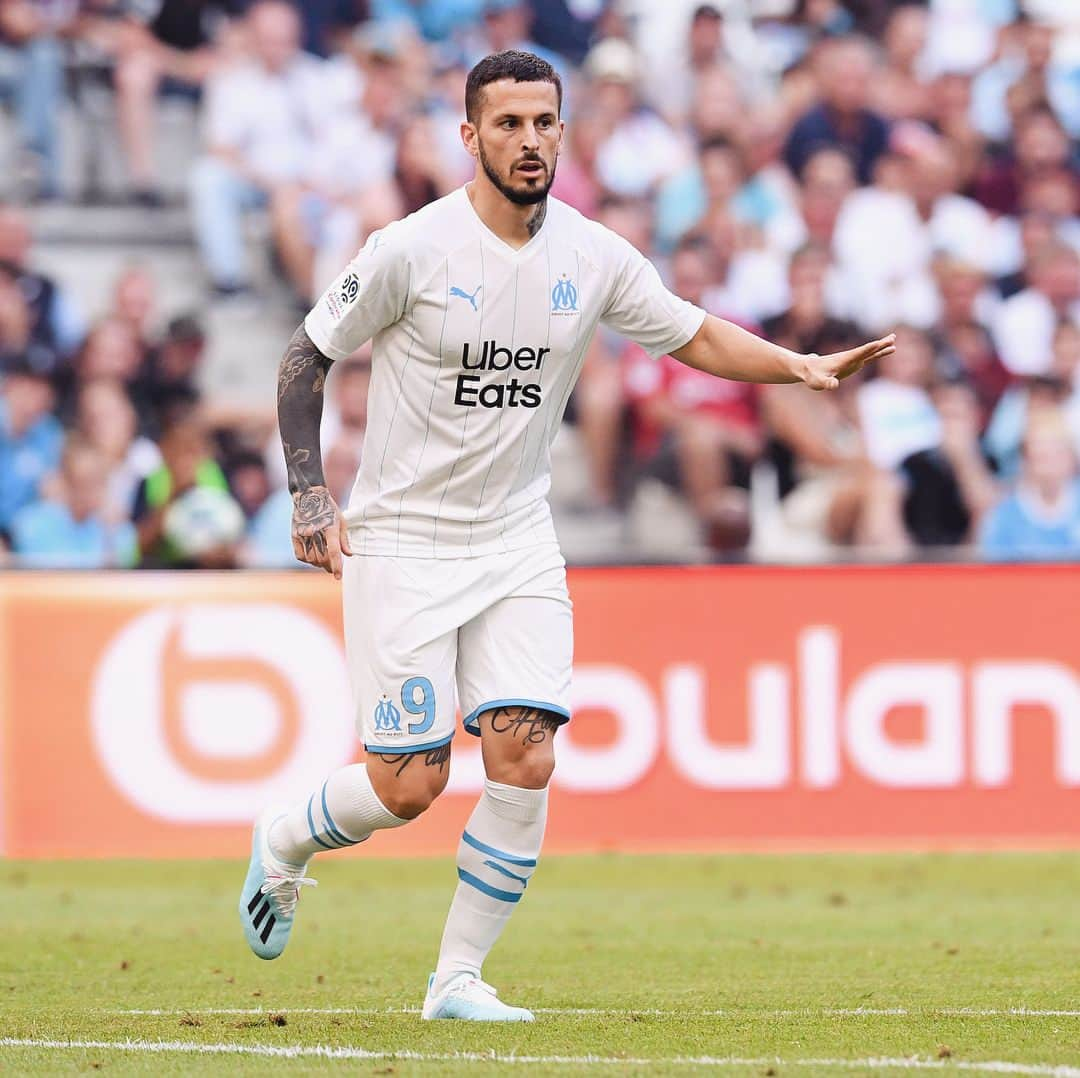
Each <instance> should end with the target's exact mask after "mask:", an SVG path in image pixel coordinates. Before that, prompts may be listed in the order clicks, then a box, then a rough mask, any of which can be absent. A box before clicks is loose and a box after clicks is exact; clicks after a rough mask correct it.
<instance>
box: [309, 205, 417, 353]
mask: <svg viewBox="0 0 1080 1078" xmlns="http://www.w3.org/2000/svg"><path fill="white" fill-rule="evenodd" d="M409 279H410V272H409V259H408V254H407V252H406V250H405V247H404V242H403V239H402V236H401V230H400V228H399V227H395V225H388V226H387V227H386V228H384V229H383V230H382V231H380V232H373V233H372V234H371V235H370V236H369V237H368V241H367V243H366V244H364V246H363V248H362V249H361V250H360V252H359V253H358V254H357V255H356V257H355V258H354V259H353V260H352V261H351V262H350V263H349V264H348V265H347V266H346V267H345V269H344V270H343V271H342V272H341V274H340V275H339V276H338V278H337V280H336V281H334V283H333V284H332V285H330V287H329V288H328V289H327V290H326V291H325V292H324V293H323V294H322V297H321V298H320V299H319V302H318V303H316V304H315V306H314V307H313V308H312V310H311V313H310V314H308V316H307V318H306V319H304V329H305V330H306V331H307V335H308V336H309V337H310V338H311V340H312V343H313V344H314V345H315V347H316V348H318V349H319V351H320V352H322V354H323V355H324V356H327V357H328V358H330V359H333V360H343V359H347V358H348V357H349V356H351V355H352V354H353V352H355V351H356V350H357V348H359V347H360V346H361V345H362V344H364V343H365V342H367V341H369V340H371V338H372V337H374V336H375V334H377V333H378V332H379V331H380V330H383V329H385V328H386V327H387V326H390V325H393V323H394V322H397V321H398V320H399V319H400V318H401V317H402V315H404V313H405V311H406V308H407V307H408V303H409Z"/></svg>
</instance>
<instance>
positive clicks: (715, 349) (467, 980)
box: [239, 51, 893, 1022]
mask: <svg viewBox="0 0 1080 1078" xmlns="http://www.w3.org/2000/svg"><path fill="white" fill-rule="evenodd" d="M561 103H562V86H561V84H560V81H559V76H558V75H557V74H556V73H555V71H554V70H553V68H552V67H551V66H550V65H549V64H547V63H546V62H545V61H543V60H541V59H540V58H538V57H536V56H533V55H532V54H530V53H523V52H515V51H509V52H502V53H499V54H497V55H493V56H488V57H487V58H486V59H484V60H481V61H480V62H479V63H478V64H477V65H476V66H475V67H474V68H473V69H472V71H471V72H470V73H469V76H468V80H467V82H466V87H465V111H466V116H467V120H466V122H465V123H463V124H462V127H461V135H462V139H463V141H464V143H465V147H466V149H467V150H468V151H469V153H471V154H472V156H473V157H475V158H476V163H477V164H476V173H475V176H474V178H473V180H472V181H471V182H470V183H468V184H466V185H465V186H464V187H462V188H460V189H458V190H456V191H454V192H453V193H452V194H450V195H447V196H446V197H445V198H441V199H439V200H438V201H437V202H433V203H431V204H430V205H428V206H425V207H424V208H423V209H421V210H419V211H418V212H416V213H414V214H412V215H411V216H409V217H407V218H405V219H404V220H401V221H397V222H395V223H393V224H391V225H389V226H387V227H386V228H384V229H382V230H381V231H379V232H375V233H373V234H372V235H371V236H370V237H369V238H368V241H367V243H366V244H365V246H364V248H363V249H362V250H361V251H360V252H359V253H358V254H357V255H356V257H355V258H354V259H353V261H352V262H351V263H350V264H349V265H348V266H347V267H346V268H345V270H344V271H343V272H342V274H341V276H340V277H339V278H338V279H337V280H336V281H335V282H334V284H333V285H331V287H330V288H329V290H328V291H327V292H326V293H325V294H324V295H323V296H322V298H321V299H320V300H319V302H318V303H317V304H316V306H315V308H314V309H313V310H312V311H311V313H310V314H309V315H308V316H307V318H306V319H305V321H304V324H303V325H302V326H301V327H300V328H299V329H297V331H296V333H295V335H294V336H293V338H292V340H291V341H290V342H289V346H288V349H287V351H286V354H285V356H284V358H283V360H282V363H281V368H280V371H279V376H278V416H279V422H280V427H281V439H282V443H283V445H284V450H285V458H286V461H287V464H288V472H289V486H290V489H291V491H292V494H293V499H294V503H295V512H294V516H293V546H294V549H295V551H296V556H297V557H298V558H299V559H300V560H301V561H304V562H307V563H309V564H311V565H316V566H320V567H322V568H323V569H326V570H327V571H328V572H330V573H332V574H333V575H334V576H335V577H336V578H339V579H341V580H342V590H343V599H344V611H345V644H346V652H347V658H348V663H349V668H350V671H351V675H352V682H353V691H354V707H355V717H356V724H357V728H358V731H359V733H360V736H361V737H362V738H363V742H364V748H365V750H366V754H367V755H366V762H365V763H362V764H352V765H350V766H348V767H344V768H342V769H340V770H339V771H336V772H334V773H333V774H332V775H330V776H329V778H327V780H326V781H325V782H324V783H322V785H320V786H319V787H318V788H317V789H315V790H314V791H311V792H310V793H309V794H308V795H307V796H306V797H305V798H304V799H303V800H302V801H300V802H298V803H297V804H296V805H295V806H293V807H292V808H289V809H286V810H283V811H276V810H267V811H266V812H264V814H263V815H262V816H261V817H260V818H259V820H258V821H257V822H256V824H255V831H254V839H253V844H252V856H251V863H250V867H249V870H248V874H247V879H246V880H245V882H244V888H243V891H242V893H241V896H240V906H239V909H240V918H241V921H242V922H243V926H244V931H245V934H246V936H247V940H248V943H249V944H250V945H251V948H252V950H253V951H254V952H255V953H256V954H257V955H259V956H260V957H261V958H276V957H277V956H278V955H279V954H281V952H282V950H283V949H284V948H285V944H286V943H287V941H288V938H289V933H290V931H291V930H292V926H293V919H294V916H295V913H296V905H297V900H298V898H299V894H300V889H301V888H302V887H304V886H307V885H310V884H313V883H314V881H313V880H310V879H308V878H307V876H306V875H305V870H306V866H307V863H308V860H309V859H310V858H311V856H312V855H313V854H315V853H318V852H320V851H322V850H336V849H341V848H343V847H346V846H354V845H356V843H358V842H363V841H365V840H366V839H367V838H368V837H369V836H370V835H371V834H372V833H373V832H374V831H379V830H383V829H387V828H394V827H402V826H404V825H405V824H407V823H408V822H409V821H410V820H414V819H416V817H418V816H419V815H420V814H421V813H422V812H424V811H425V810H426V809H427V808H428V807H429V806H430V805H431V803H432V802H433V801H434V800H435V799H436V798H437V797H438V796H439V794H440V793H441V792H442V790H443V788H444V787H445V785H446V781H447V777H448V768H449V761H450V745H451V741H452V740H453V737H454V728H455V715H456V713H457V709H458V707H459V706H460V708H461V713H462V715H463V716H464V726H465V729H466V731H467V732H468V733H470V734H473V735H476V736H478V737H480V739H481V744H482V749H483V760H484V768H485V772H486V781H485V784H484V791H483V793H482V794H481V796H480V800H479V803H478V804H477V806H476V809H475V810H474V811H473V814H472V816H471V817H470V818H469V821H468V824H467V825H466V828H465V833H464V834H463V835H462V838H461V843H460V845H459V847H458V853H457V865H458V885H457V890H456V891H455V893H454V897H453V900H452V902H451V904H450V912H449V915H448V917H447V920H446V928H445V931H444V933H443V938H442V947H441V950H440V953H439V959H438V964H437V966H436V969H435V972H434V973H432V974H431V976H430V978H429V981H428V989H427V997H426V999H425V1001H424V1008H423V1016H424V1018H426V1019H432V1018H458V1019H468V1020H474V1021H524V1022H528V1021H532V1018H533V1016H532V1014H531V1012H529V1011H528V1010H525V1009H524V1008H520V1007H511V1006H508V1005H507V1004H506V1003H504V1002H502V1001H501V1000H500V999H499V998H498V996H497V995H496V993H495V990H494V989H493V988H492V987H491V986H490V985H488V984H486V983H485V982H484V981H483V980H481V970H482V967H483V963H484V959H485V958H486V957H487V955H488V952H489V951H490V950H491V948H492V947H493V946H494V944H495V941H496V940H497V939H498V937H499V934H500V933H501V932H502V930H503V927H504V926H505V924H506V922H507V920H508V918H509V917H510V914H511V913H512V912H513V911H514V908H515V907H516V905H517V903H518V901H519V900H520V899H521V897H522V895H523V894H524V893H525V889H526V887H527V886H528V883H529V878H530V877H531V876H532V874H533V870H534V869H535V868H536V862H537V858H538V857H539V854H540V846H541V842H542V839H543V835H544V822H545V818H546V814H547V800H548V791H547V787H548V780H549V779H550V778H551V773H552V769H553V768H554V766H555V755H554V741H555V735H556V731H557V730H558V728H559V727H560V726H561V725H562V724H563V723H565V722H567V721H568V720H569V718H570V711H569V706H568V705H569V697H568V692H569V687H570V666H571V652H572V625H571V607H570V599H569V597H568V595H567V590H566V574H565V566H564V562H563V559H562V556H561V554H560V553H559V547H558V543H557V541H556V538H555V532H554V530H553V528H552V523H551V513H550V510H549V508H548V504H547V499H546V495H547V491H548V487H549V483H550V476H549V471H550V461H549V447H550V445H551V442H552V439H553V438H554V435H555V432H556V429H557V428H558V425H559V421H560V419H561V418H562V414H563V410H564V408H565V406H566V401H567V398H568V397H569V396H570V391H571V390H572V389H573V387H574V382H575V381H576V379H577V377H578V374H579V372H580V370H581V364H582V359H583V357H584V355H585V352H586V349H587V347H588V344H589V341H590V339H591V337H592V335H593V332H594V331H595V330H596V327H597V324H598V323H599V322H601V321H603V322H604V323H605V324H606V325H608V326H610V327H611V328H612V329H614V330H616V331H618V332H619V333H622V334H623V335H625V336H626V337H629V338H630V339H631V340H634V341H636V342H637V343H638V344H640V345H641V346H642V347H643V348H644V349H645V350H646V351H648V352H649V353H650V354H651V355H653V356H661V355H664V354H665V353H671V354H672V355H674V356H675V357H676V358H677V359H679V360H681V361H682V362H683V363H687V364H689V365H690V366H692V367H696V368H698V369H700V370H703V371H707V372H709V373H711V374H715V375H717V376H719V377H723V378H734V379H739V380H742V381H751V382H800V381H801V382H805V383H806V384H807V385H808V386H810V387H811V388H812V389H833V388H835V387H836V386H837V385H838V384H839V379H841V378H845V377H847V376H848V375H850V374H853V373H854V372H855V371H857V370H859V368H860V367H862V366H863V364H865V363H866V362H868V361H869V360H872V359H875V358H878V357H881V356H884V355H887V354H889V353H890V352H891V351H892V349H893V342H892V338H891V337H886V338H883V339H882V340H877V341H873V342H871V343H870V344H866V345H863V346H862V347H860V348H855V349H852V350H850V351H847V352H841V353H838V354H836V355H832V356H816V355H811V356H805V355H797V354H795V353H793V352H790V351H787V350H786V349H783V348H780V347H778V346H776V345H773V344H770V343H768V342H766V341H763V340H761V339H759V338H758V337H755V336H753V335H752V334H750V333H747V332H746V331H744V330H742V329H740V328H738V327H737V326H734V325H732V324H731V323H729V322H725V321H722V320H721V319H719V318H714V317H711V316H708V315H706V314H705V312H704V311H702V310H700V309H698V308H696V307H694V306H693V305H692V304H690V303H687V302H686V301H684V300H681V299H679V298H678V297H676V296H674V295H672V294H671V293H670V292H668V291H667V289H666V288H665V287H664V286H663V284H662V283H661V280H660V277H659V275H658V274H657V272H656V270H655V269H654V267H653V266H652V265H651V263H649V262H648V261H647V260H646V259H645V258H644V257H642V255H640V254H639V253H638V252H637V251H636V250H635V249H634V248H633V247H632V246H631V245H630V244H629V243H627V242H626V241H625V240H623V239H621V238H619V237H618V236H616V235H615V234H614V233H612V232H609V231H608V230H607V229H605V228H603V227H601V226H600V225H598V224H596V223H595V222H593V221H590V220H588V219H586V218H585V217H582V216H581V214H579V213H577V212H576V211H574V210H572V209H571V208H570V207H569V206H566V205H565V204H563V203H561V202H559V201H557V200H556V199H553V198H549V197H548V189H549V188H550V186H551V182H552V179H553V178H554V175H555V164H556V160H557V158H558V154H559V146H560V143H561V141H562V137H563V125H562V123H561V122H560V119H559V109H560V105H561ZM369 338H370V339H372V340H373V342H374V351H373V360H372V375H371V390H370V408H369V421H368V428H367V434H366V438H365V444H364V453H363V459H362V463H361V465H360V470H359V474H358V475H357V478H356V484H355V486H354V487H353V491H352V495H351V497H350V499H349V505H348V508H347V509H346V510H345V512H344V513H342V512H340V511H339V509H338V506H337V505H336V504H335V503H334V499H333V498H332V497H331V496H330V492H329V491H328V490H327V487H326V483H325V480H324V477H323V469H322V464H321V460H320V452H319V421H320V415H321V411H322V402H323V385H324V381H325V378H326V375H327V372H328V371H329V369H330V366H331V364H332V363H334V362H335V361H339V360H344V359H345V358H347V357H348V356H349V355H350V354H352V353H353V352H354V351H355V350H356V349H357V348H358V347H359V346H360V345H361V344H363V343H364V342H365V341H367V340H368V339H369ZM343 555H344V556H345V557H344V558H343Z"/></svg>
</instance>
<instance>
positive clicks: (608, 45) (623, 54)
mask: <svg viewBox="0 0 1080 1078" xmlns="http://www.w3.org/2000/svg"><path fill="white" fill-rule="evenodd" d="M584 69H585V74H586V75H588V76H589V78H590V79H594V80H596V81H597V82H603V81H610V82H625V83H628V84H632V83H635V82H637V77H638V61H637V56H636V54H635V53H634V48H633V46H632V45H631V44H630V43H629V42H627V41H623V40H622V38H618V37H609V38H605V39H604V40H603V41H601V42H599V43H598V44H596V45H594V46H593V47H592V48H591V49H590V50H589V55H588V56H586V57H585V64H584Z"/></svg>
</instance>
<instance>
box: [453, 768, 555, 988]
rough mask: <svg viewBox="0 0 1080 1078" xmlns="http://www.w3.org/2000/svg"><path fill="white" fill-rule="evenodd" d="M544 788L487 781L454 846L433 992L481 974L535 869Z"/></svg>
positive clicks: (545, 795)
mask: <svg viewBox="0 0 1080 1078" xmlns="http://www.w3.org/2000/svg"><path fill="white" fill-rule="evenodd" d="M547 799H548V792H547V789H543V790H524V789H521V788H519V787H517V786H504V785H503V784H502V783H500V782H492V781H491V780H490V779H488V780H487V781H486V782H485V783H484V792H483V793H482V794H481V795H480V801H479V803H478V804H477V806H476V808H475V809H474V810H473V814H472V815H471V816H470V817H469V822H468V823H467V824H466V825H465V833H464V834H463V835H462V836H461V844H460V845H459V846H458V858H457V864H458V880H459V882H458V885H457V890H456V891H455V892H454V900H453V902H451V903H450V913H449V915H448V916H447V918H446V928H445V930H444V931H443V938H442V947H441V948H440V950H439V964H438V966H437V967H436V969H435V985H434V991H435V992H436V993H438V992H441V991H442V990H443V988H445V987H446V985H447V984H448V983H449V981H450V980H451V979H452V978H453V977H456V976H458V975H459V974H462V973H466V974H469V975H471V976H473V977H479V976H480V970H481V968H482V966H483V964H484V959H485V958H487V956H488V952H489V951H490V950H491V948H492V947H494V946H495V941H496V940H497V939H498V938H499V934H500V933H501V932H502V930H503V926H504V925H505V924H506V922H507V921H508V920H509V918H510V914H511V913H513V912H514V907H515V906H516V905H517V903H518V900H519V899H520V898H521V896H522V895H523V894H524V893H525V887H526V885H527V884H528V882H529V878H530V877H531V876H532V874H533V870H534V869H535V868H536V859H537V857H538V856H539V854H540V846H541V845H542V843H543V841H544V824H545V823H546V822H547Z"/></svg>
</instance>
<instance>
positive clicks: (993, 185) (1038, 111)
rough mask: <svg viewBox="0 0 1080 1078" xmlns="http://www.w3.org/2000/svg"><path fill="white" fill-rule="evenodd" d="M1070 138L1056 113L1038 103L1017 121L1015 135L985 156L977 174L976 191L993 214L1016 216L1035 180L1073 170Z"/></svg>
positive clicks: (1028, 195)
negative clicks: (1000, 147)
mask: <svg viewBox="0 0 1080 1078" xmlns="http://www.w3.org/2000/svg"><path fill="white" fill-rule="evenodd" d="M1069 158H1070V147H1069V137H1068V135H1067V134H1066V133H1065V130H1064V128H1062V126H1061V124H1060V123H1059V122H1058V119H1057V117H1056V116H1055V115H1054V113H1053V112H1052V111H1051V110H1050V109H1049V108H1047V107H1046V106H1045V105H1043V104H1040V103H1038V102H1036V103H1035V104H1034V105H1032V106H1031V107H1030V108H1028V109H1027V110H1026V111H1025V112H1024V115H1023V117H1022V118H1021V119H1019V120H1018V122H1017V132H1016V135H1015V137H1014V138H1013V139H1012V141H1011V142H1009V143H1008V144H1007V146H1006V148H1005V151H1004V152H1003V153H1001V154H998V155H997V156H994V157H989V158H986V159H984V162H983V165H982V167H981V168H980V169H979V171H978V174H977V175H976V177H975V181H974V187H973V193H974V196H975V198H976V199H978V201H979V202H981V203H982V204H983V205H984V206H985V207H986V208H987V209H988V210H990V211H991V212H992V213H1003V214H1009V215H1013V216H1014V215H1015V214H1017V213H1019V212H1020V210H1021V209H1026V208H1032V209H1034V208H1035V207H1034V206H1025V205H1024V203H1025V201H1030V199H1031V195H1032V187H1031V185H1032V184H1033V183H1036V182H1037V181H1038V180H1039V179H1041V178H1042V177H1044V176H1046V175H1047V174H1048V173H1050V174H1053V173H1058V172H1060V171H1061V170H1065V173H1066V175H1071V176H1072V182H1073V184H1075V183H1076V182H1077V177H1076V175H1075V173H1074V172H1072V171H1071V170H1070V167H1069V166H1070V160H1069Z"/></svg>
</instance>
